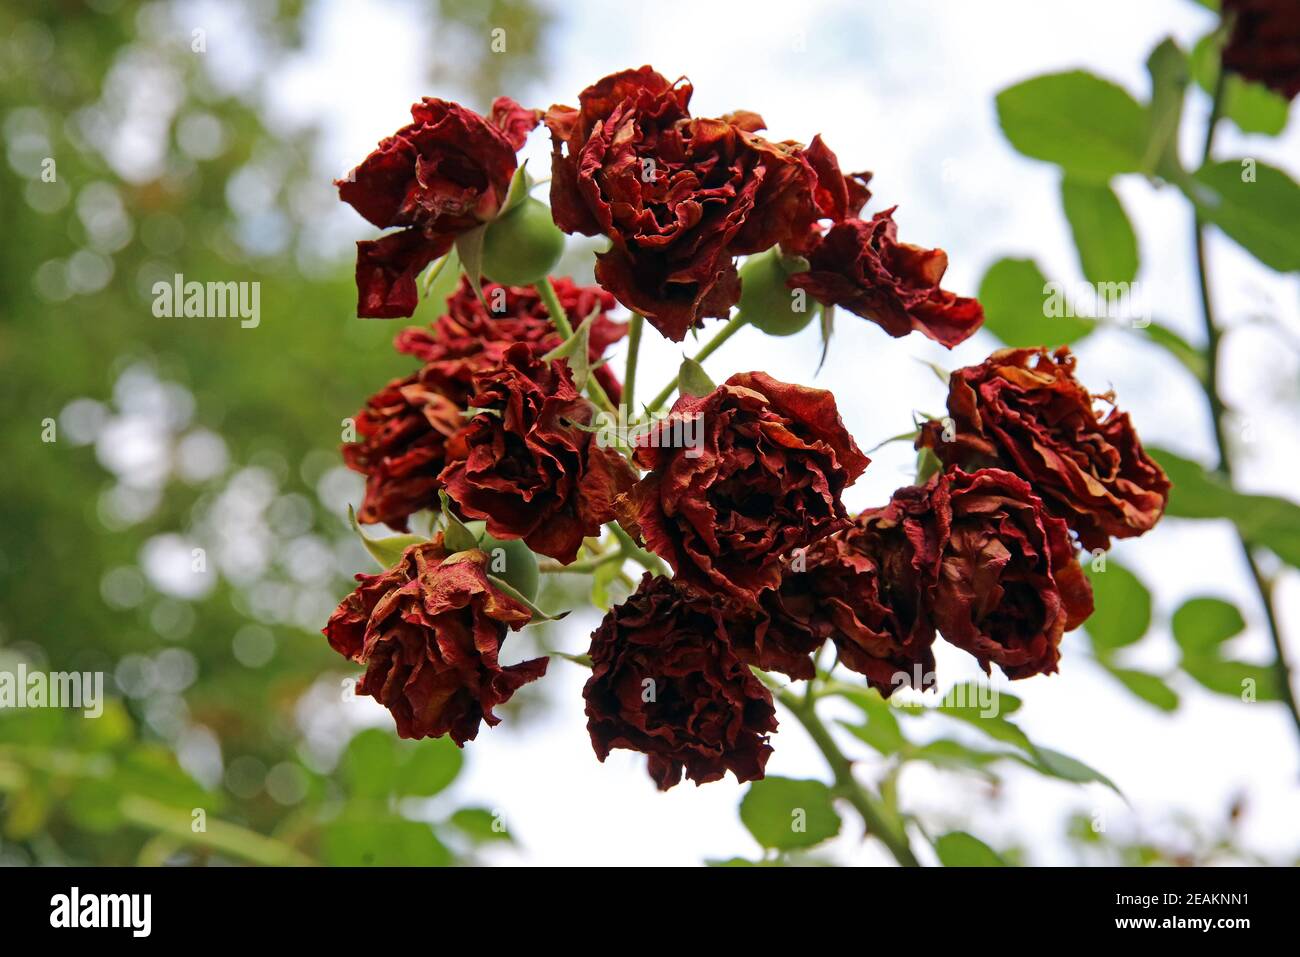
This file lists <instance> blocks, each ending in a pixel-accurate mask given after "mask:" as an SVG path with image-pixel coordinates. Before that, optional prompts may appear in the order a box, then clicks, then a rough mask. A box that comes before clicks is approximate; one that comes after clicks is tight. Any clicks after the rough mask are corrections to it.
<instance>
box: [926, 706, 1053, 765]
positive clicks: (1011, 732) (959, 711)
mask: <svg viewBox="0 0 1300 957" xmlns="http://www.w3.org/2000/svg"><path fill="white" fill-rule="evenodd" d="M937 710H938V711H939V713H940V714H944V715H947V716H948V717H950V718H956V719H957V720H958V721H963V722H965V723H966V724H969V725H970V726H971V727H974V728H979V730H980V731H982V732H983V733H984V734H986V735H987V736H988V737H990V738H992V739H993V740H994V741H999V742H1001V743H1002V744H1010V745H1012V746H1013V747H1016V748H1019V749H1020V750H1021V751H1023V752H1025V754H1027V755H1034V754H1036V753H1037V751H1038V748H1037V747H1036V746H1035V745H1034V743H1033V742H1031V741H1030V740H1029V736H1028V735H1026V734H1025V732H1023V731H1021V730H1020V727H1019V726H1018V725H1015V724H1012V723H1011V722H1010V721H1008V720H1007V719H1006V718H1001V717H997V716H989V717H983V716H982V715H981V713H980V711H979V709H978V708H944V707H940V708H938V709H937Z"/></svg>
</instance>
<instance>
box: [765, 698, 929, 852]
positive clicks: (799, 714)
mask: <svg viewBox="0 0 1300 957" xmlns="http://www.w3.org/2000/svg"><path fill="white" fill-rule="evenodd" d="M776 699H777V700H778V701H780V702H781V704H783V705H785V707H786V709H787V710H788V711H789V712H790V713H791V714H792V715H794V716H795V718H796V719H797V720H798V721H799V723H800V724H802V725H803V726H804V730H806V731H807V732H808V736H809V737H811V738H812V739H813V743H814V744H815V745H817V750H819V751H821V753H822V757H824V758H825V759H826V763H827V764H828V765H830V768H831V773H832V774H833V775H834V776H835V790H836V792H837V793H838V794H839V795H840V796H841V797H843V798H844V799H845V800H846V801H848V802H849V803H850V804H852V805H853V807H854V809H855V810H857V812H858V814H859V815H861V817H862V821H863V823H864V824H866V826H867V832H868V833H869V834H872V835H874V836H875V837H876V838H877V839H878V840H879V841H880V842H881V843H882V844H884V845H885V847H887V848H888V849H889V853H891V854H892V855H893V856H894V860H896V861H898V863H899V864H901V865H903V866H904V867H920V866H921V862H920V861H918V860H917V859H916V855H915V854H913V853H912V846H911V844H910V843H909V842H908V840H907V835H906V834H898V833H895V832H894V830H893V829H892V828H891V827H890V825H889V823H888V822H887V821H886V820H885V817H884V815H883V813H882V808H881V807H880V799H879V798H877V797H876V796H874V795H873V794H871V793H870V792H869V791H868V790H867V788H866V787H864V786H863V785H862V784H861V783H860V782H859V781H858V779H857V778H855V777H854V776H853V765H852V763H851V762H850V761H849V759H848V758H846V757H845V756H844V752H843V751H841V750H840V747H839V745H837V744H836V743H835V739H834V738H832V737H831V733H830V730H829V729H828V728H827V727H826V725H824V724H822V720H821V718H819V717H817V710H816V701H815V700H806V699H802V698H799V697H798V696H797V695H795V694H794V693H792V692H791V691H789V690H788V689H782V690H780V691H777V692H776Z"/></svg>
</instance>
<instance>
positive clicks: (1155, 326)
mask: <svg viewBox="0 0 1300 957" xmlns="http://www.w3.org/2000/svg"><path fill="white" fill-rule="evenodd" d="M1132 328H1133V329H1134V330H1135V331H1136V332H1137V333H1138V334H1139V335H1142V336H1145V337H1146V338H1147V339H1148V340H1149V341H1151V342H1154V343H1155V344H1156V345H1158V346H1160V347H1161V348H1163V349H1164V350H1165V351H1166V352H1168V353H1169V354H1170V355H1172V356H1173V357H1174V358H1175V359H1177V360H1178V361H1179V362H1181V363H1182V364H1183V366H1184V367H1185V368H1186V369H1187V371H1188V372H1190V373H1191V374H1192V375H1193V376H1194V377H1195V378H1196V381H1198V382H1201V383H1204V382H1205V379H1206V377H1207V375H1208V373H1209V368H1210V365H1209V361H1208V360H1207V359H1206V358H1205V353H1203V352H1202V351H1201V350H1200V349H1198V348H1196V347H1195V346H1194V345H1192V344H1191V343H1189V342H1188V341H1187V340H1186V339H1184V338H1183V337H1182V336H1180V335H1179V334H1178V333H1176V332H1174V331H1173V330H1172V329H1170V328H1169V327H1168V326H1163V325H1161V324H1160V323H1158V322H1152V323H1150V324H1148V325H1145V326H1133V327H1132Z"/></svg>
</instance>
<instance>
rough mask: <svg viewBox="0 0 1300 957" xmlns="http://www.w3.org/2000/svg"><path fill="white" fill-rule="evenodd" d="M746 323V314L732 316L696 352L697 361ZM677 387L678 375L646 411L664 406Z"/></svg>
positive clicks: (648, 405)
mask: <svg viewBox="0 0 1300 957" xmlns="http://www.w3.org/2000/svg"><path fill="white" fill-rule="evenodd" d="M744 325H745V317H744V316H742V315H741V314H740V313H737V314H736V315H734V316H732V317H731V318H730V319H728V320H727V324H726V325H725V326H723V327H722V328H721V329H719V330H718V332H717V335H715V336H714V337H713V338H712V339H710V340H709V341H708V342H706V343H705V344H704V345H703V347H702V348H701V349H700V351H699V352H697V353H696V354H695V356H694V359H695V361H696V362H703V361H704V360H705V359H707V358H708V357H709V356H711V355H713V353H715V352H717V351H718V349H719V348H720V347H721V346H722V344H723V343H724V342H726V341H727V340H728V339H730V338H731V337H732V336H734V335H735V334H736V333H737V332H739V331H740V329H741V327H742V326H744ZM676 388H677V376H673V380H672V381H671V382H669V383H668V384H667V385H666V386H664V387H663V389H662V390H661V391H660V392H659V394H658V395H657V396H655V397H654V398H653V399H651V400H650V401H649V402H648V403H647V404H646V411H647V412H653V411H655V410H656V409H658V408H659V407H660V406H662V405H663V404H664V403H665V402H667V401H668V399H669V398H670V397H671V396H672V394H673V391H674V390H675V389H676Z"/></svg>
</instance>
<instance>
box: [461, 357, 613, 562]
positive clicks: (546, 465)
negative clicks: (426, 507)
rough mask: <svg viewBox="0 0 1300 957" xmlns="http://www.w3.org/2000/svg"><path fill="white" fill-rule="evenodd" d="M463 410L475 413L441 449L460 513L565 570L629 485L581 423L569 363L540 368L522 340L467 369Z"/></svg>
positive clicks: (584, 414)
mask: <svg viewBox="0 0 1300 957" xmlns="http://www.w3.org/2000/svg"><path fill="white" fill-rule="evenodd" d="M473 386H474V392H473V395H471V396H470V398H469V405H470V407H471V408H474V409H481V410H483V411H482V412H481V413H480V414H478V415H476V416H474V418H473V419H471V420H470V421H469V423H468V424H467V425H466V426H465V427H464V428H463V429H461V430H460V431H459V432H457V433H456V434H455V435H454V436H452V438H451V439H450V440H449V441H448V443H447V467H446V468H445V469H444V470H443V472H442V476H441V478H442V482H443V484H444V486H445V487H446V489H447V495H448V496H450V498H451V499H452V501H453V502H455V503H456V505H457V506H458V508H459V510H460V512H461V513H462V514H463V515H464V516H466V517H467V518H471V519H483V520H484V521H486V522H487V530H488V532H489V534H491V535H493V536H495V537H496V538H503V539H504V538H522V539H523V540H524V543H525V544H526V545H527V546H528V547H529V548H531V549H532V550H533V551H535V552H537V553H539V554H541V555H549V556H550V557H552V558H554V559H556V560H557V561H560V562H564V563H565V564H567V563H569V562H572V561H573V560H574V558H576V557H577V553H578V549H579V547H580V546H581V545H582V540H583V538H585V537H586V536H589V535H596V534H598V533H599V531H600V527H601V525H603V524H604V523H605V522H607V521H610V520H611V519H612V518H613V515H614V512H613V502H614V499H615V498H617V497H618V496H619V495H620V494H622V493H623V492H625V491H626V490H627V489H628V488H629V487H630V486H631V484H632V482H633V481H635V479H636V473H635V472H634V471H633V469H632V467H631V466H630V465H629V464H628V462H627V460H626V459H625V458H623V456H622V455H621V454H620V453H619V452H618V451H617V450H616V449H614V448H605V447H603V446H602V445H601V444H600V442H599V441H598V440H597V437H596V435H595V433H593V432H592V431H589V430H586V429H584V428H583V426H587V425H589V424H590V422H591V419H592V417H593V412H594V407H593V406H592V405H591V403H590V402H588V401H587V400H586V399H584V398H582V396H580V395H579V394H578V390H577V389H575V388H574V385H573V377H572V374H571V373H570V372H569V367H568V363H566V362H564V361H556V362H545V361H543V360H542V359H541V358H540V357H538V356H537V354H536V353H535V352H534V351H532V350H531V349H530V348H529V347H528V346H527V345H526V344H525V343H516V344H514V345H512V346H510V348H509V349H507V350H506V352H505V355H504V357H503V358H502V361H501V363H500V364H499V365H497V366H493V367H491V368H488V369H485V370H483V371H480V372H476V373H475V375H474V377H473Z"/></svg>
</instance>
